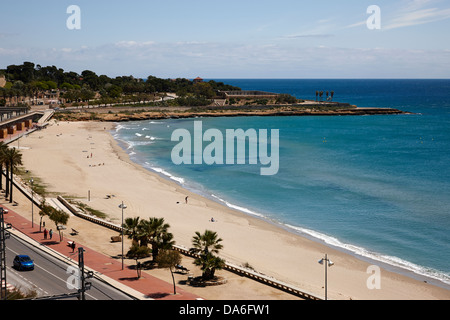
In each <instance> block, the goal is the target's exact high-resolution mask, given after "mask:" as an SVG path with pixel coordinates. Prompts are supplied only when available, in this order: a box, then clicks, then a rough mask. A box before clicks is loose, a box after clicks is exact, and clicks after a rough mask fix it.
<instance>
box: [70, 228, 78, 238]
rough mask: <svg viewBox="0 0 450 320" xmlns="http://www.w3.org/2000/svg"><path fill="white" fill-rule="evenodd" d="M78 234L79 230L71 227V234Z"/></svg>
mask: <svg viewBox="0 0 450 320" xmlns="http://www.w3.org/2000/svg"><path fill="white" fill-rule="evenodd" d="M78 234H79V232H78V231H77V230H75V229H73V228H72V233H71V235H72V236H77V235H78Z"/></svg>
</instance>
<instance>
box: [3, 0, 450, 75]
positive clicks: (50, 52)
mask: <svg viewBox="0 0 450 320" xmlns="http://www.w3.org/2000/svg"><path fill="white" fill-rule="evenodd" d="M72 5H75V6H77V7H78V8H79V11H72V10H69V11H68V8H69V9H70V6H72ZM372 6H376V8H378V11H374V10H371V8H372ZM368 9H370V10H368ZM74 27H76V28H74ZM78 27H79V28H78ZM449 31H450V1H448V0H370V1H366V0H341V1H336V0H316V1H309V0H277V1H273V0H240V1H236V0H228V1H217V0H191V1H187V0H164V1H161V0H128V1H117V0H91V1H87V0H70V1H67V0H40V1H31V0H28V1H25V0H15V1H8V2H6V1H3V3H2V4H1V6H0V69H3V68H6V66H8V65H10V64H22V63H23V62H24V61H29V62H34V63H36V64H40V65H41V66H49V65H55V66H57V67H59V68H62V69H64V70H65V71H75V72H78V73H81V72H82V71H83V70H92V71H94V72H96V73H97V74H98V75H100V74H105V75H107V76H110V77H115V76H122V75H133V76H135V77H141V78H146V77H147V76H149V75H153V76H156V77H160V78H179V77H185V78H189V79H192V78H195V77H197V76H200V77H202V78H205V79H230V78H296V79H303V78H306V79H310V78H321V79H324V78H330V79H336V78H341V79H342V78H365V79H371V78H450V32H449Z"/></svg>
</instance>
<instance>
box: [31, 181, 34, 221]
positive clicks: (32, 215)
mask: <svg viewBox="0 0 450 320" xmlns="http://www.w3.org/2000/svg"><path fill="white" fill-rule="evenodd" d="M33 182H34V180H33V178H31V179H30V183H31V228H34V212H33V210H34V199H33Z"/></svg>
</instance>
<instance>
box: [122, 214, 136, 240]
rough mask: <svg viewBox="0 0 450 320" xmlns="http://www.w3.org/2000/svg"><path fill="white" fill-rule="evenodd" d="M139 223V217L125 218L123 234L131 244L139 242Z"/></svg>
mask: <svg viewBox="0 0 450 320" xmlns="http://www.w3.org/2000/svg"><path fill="white" fill-rule="evenodd" d="M139 222H140V221H139V217H136V218H126V219H125V223H124V224H123V226H122V228H124V229H125V234H126V235H127V236H128V239H131V240H132V242H133V243H137V242H138V241H139V237H138V234H139Z"/></svg>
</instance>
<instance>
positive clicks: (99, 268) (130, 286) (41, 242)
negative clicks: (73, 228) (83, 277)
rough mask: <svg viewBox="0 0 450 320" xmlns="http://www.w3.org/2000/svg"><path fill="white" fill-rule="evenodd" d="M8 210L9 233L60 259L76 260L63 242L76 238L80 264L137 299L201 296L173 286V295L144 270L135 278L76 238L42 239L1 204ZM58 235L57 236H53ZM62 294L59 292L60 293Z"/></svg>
mask: <svg viewBox="0 0 450 320" xmlns="http://www.w3.org/2000/svg"><path fill="white" fill-rule="evenodd" d="M2 207H4V208H5V209H7V210H8V213H7V214H5V224H11V225H12V229H11V230H10V231H11V233H13V234H14V235H16V236H17V237H20V238H22V239H24V240H26V241H28V242H30V243H32V244H34V245H35V246H36V247H39V248H41V249H42V250H47V251H50V252H51V254H53V255H54V256H56V257H59V258H60V259H63V260H66V261H70V262H72V263H75V264H76V263H78V261H73V260H72V258H71V257H70V256H72V257H73V253H72V248H70V247H69V246H68V245H67V242H68V241H76V244H77V248H79V247H82V248H83V249H85V254H84V264H85V266H86V268H87V270H92V271H94V276H95V277H98V278H102V279H103V280H105V281H106V282H108V283H110V284H111V285H112V286H114V287H116V288H117V289H119V290H121V291H123V292H125V293H127V294H128V295H130V296H132V297H134V298H135V299H137V300H198V299H202V298H201V297H199V296H197V295H195V294H192V293H189V292H186V291H184V290H183V289H181V288H177V290H176V292H177V294H176V295H174V294H173V284H172V283H168V282H165V281H163V280H160V279H158V278H155V277H152V276H150V275H148V274H145V275H144V273H143V274H142V276H141V277H140V278H139V279H138V277H137V273H136V271H135V270H133V269H132V268H130V267H129V266H127V265H125V267H124V269H123V270H122V264H121V262H120V259H115V258H112V257H108V256H106V255H104V254H101V253H98V252H96V251H94V250H92V249H90V248H89V247H86V246H85V245H83V243H78V240H77V239H72V238H70V237H66V236H64V240H63V241H61V242H58V241H55V240H49V239H44V234H43V233H42V232H39V226H38V225H36V224H34V228H33V227H32V223H31V221H29V220H27V219H25V218H23V217H22V216H20V215H19V214H18V213H16V212H15V211H14V210H12V209H11V208H8V207H5V206H2ZM54 237H55V238H58V237H59V236H58V235H56V234H55V235H54ZM62 293H63V292H62Z"/></svg>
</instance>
